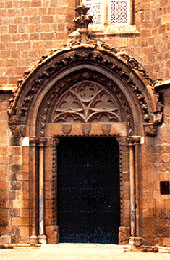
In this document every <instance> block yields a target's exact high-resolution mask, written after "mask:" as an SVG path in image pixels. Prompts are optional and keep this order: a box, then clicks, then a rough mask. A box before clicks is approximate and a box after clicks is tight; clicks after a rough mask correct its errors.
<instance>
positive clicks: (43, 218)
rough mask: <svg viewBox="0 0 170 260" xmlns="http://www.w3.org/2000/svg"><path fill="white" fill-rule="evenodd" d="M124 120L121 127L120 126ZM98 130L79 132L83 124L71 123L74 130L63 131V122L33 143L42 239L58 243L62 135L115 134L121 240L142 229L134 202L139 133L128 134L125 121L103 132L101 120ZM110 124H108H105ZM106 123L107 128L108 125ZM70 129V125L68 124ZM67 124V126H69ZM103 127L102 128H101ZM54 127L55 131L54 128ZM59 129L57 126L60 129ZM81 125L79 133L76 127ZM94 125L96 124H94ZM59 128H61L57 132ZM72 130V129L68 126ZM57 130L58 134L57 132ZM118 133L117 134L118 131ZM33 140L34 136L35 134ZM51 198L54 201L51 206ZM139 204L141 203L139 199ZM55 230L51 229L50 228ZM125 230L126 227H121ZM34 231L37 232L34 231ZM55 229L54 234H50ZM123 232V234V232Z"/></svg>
mask: <svg viewBox="0 0 170 260" xmlns="http://www.w3.org/2000/svg"><path fill="white" fill-rule="evenodd" d="M121 124H122V128H121ZM97 125H98V130H97V131H96V135H95V132H92V134H91V133H90V132H88V133H86V134H83V133H82V135H80V128H81V127H82V125H81V124H79V125H78V126H76V127H75V126H74V125H72V126H71V129H74V131H75V132H74V133H71V134H69V133H68V134H62V135H61V129H62V126H60V127H58V126H57V124H56V127H55V128H53V127H52V128H51V129H50V128H49V129H50V130H48V136H47V137H45V138H41V139H38V140H37V139H35V140H34V145H35V146H36V147H37V148H38V150H39V156H38V164H39V167H38V168H39V210H38V211H39V212H37V215H39V224H38V225H39V228H38V230H39V235H38V241H39V243H59V227H58V226H57V225H56V223H57V203H56V190H57V166H56V158H57V143H58V142H59V138H60V137H61V136H86V137H87V136H105V137H107V136H112V137H116V140H117V141H118V143H119V158H120V159H119V160H120V162H119V169H120V221H121V224H120V228H119V240H120V243H121V236H126V240H128V239H129V237H130V236H132V237H135V236H138V233H139V216H137V215H138V214H139V212H138V210H139V209H137V210H136V207H135V203H138V201H136V198H138V197H139V196H136V193H137V192H138V189H137V186H136V185H138V182H137V179H138V176H137V171H136V167H137V161H138V159H137V149H136V148H135V147H136V145H137V144H139V141H140V138H139V137H128V136H127V135H126V134H125V127H124V124H123V123H111V129H112V132H113V134H105V135H103V134H102V132H101V131H102V130H101V123H96V125H95V126H97ZM106 125H107V124H106ZM106 125H105V127H104V129H107V126H106ZM67 128H68V129H70V126H68V125H67ZM67 128H66V129H67ZM99 128H100V130H99ZM54 129H55V131H54ZM57 129H58V130H57ZM75 129H78V130H77V131H79V132H77V133H78V134H76V130H75ZM91 129H93V126H91ZM57 131H60V132H57ZM68 131H70V130H68ZM54 132H55V134H54ZM116 133H117V134H116ZM32 140H33V138H32ZM48 202H49V203H51V204H52V205H51V206H50V207H49V205H48ZM138 204H139V203H138ZM33 230H34V228H33ZM51 230H52V232H51ZM122 230H123V231H122ZM34 233H35V232H34ZM51 233H52V234H51ZM122 233H123V234H122Z"/></svg>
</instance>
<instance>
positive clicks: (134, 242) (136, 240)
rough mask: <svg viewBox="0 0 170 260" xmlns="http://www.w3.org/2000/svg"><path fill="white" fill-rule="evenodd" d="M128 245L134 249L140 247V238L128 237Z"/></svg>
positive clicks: (141, 242)
mask: <svg viewBox="0 0 170 260" xmlns="http://www.w3.org/2000/svg"><path fill="white" fill-rule="evenodd" d="M129 245H131V246H134V247H141V246H142V245H143V238H142V237H129Z"/></svg>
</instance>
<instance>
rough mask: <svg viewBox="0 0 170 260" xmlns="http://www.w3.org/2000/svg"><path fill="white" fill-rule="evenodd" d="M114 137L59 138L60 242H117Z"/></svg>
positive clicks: (116, 154) (116, 162)
mask: <svg viewBox="0 0 170 260" xmlns="http://www.w3.org/2000/svg"><path fill="white" fill-rule="evenodd" d="M118 148H119V147H118V143H117V142H116V140H115V139H114V138H97V137H96V138H91V137H89V138H83V137H81V138H78V137H75V138H61V139H60V142H59V145H58V147H57V151H58V152H57V154H58V160H57V165H58V193H57V198H58V199H57V201H58V205H57V206H58V207H57V208H58V225H59V230H60V231H59V240H60V242H68V243H108V244H109V243H118V229H119V224H120V191H119V190H120V187H119V186H120V184H119V149H118Z"/></svg>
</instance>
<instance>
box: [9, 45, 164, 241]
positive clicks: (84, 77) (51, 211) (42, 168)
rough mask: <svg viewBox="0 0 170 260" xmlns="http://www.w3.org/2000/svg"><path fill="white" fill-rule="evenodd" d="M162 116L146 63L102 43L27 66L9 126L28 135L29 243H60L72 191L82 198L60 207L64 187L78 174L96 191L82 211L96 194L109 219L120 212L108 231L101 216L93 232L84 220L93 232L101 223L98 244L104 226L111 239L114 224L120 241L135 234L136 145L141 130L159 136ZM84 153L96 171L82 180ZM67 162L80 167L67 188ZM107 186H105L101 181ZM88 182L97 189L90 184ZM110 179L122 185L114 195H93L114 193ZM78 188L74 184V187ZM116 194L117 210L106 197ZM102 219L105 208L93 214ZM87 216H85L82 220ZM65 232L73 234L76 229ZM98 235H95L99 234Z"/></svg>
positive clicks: (64, 51) (58, 53)
mask: <svg viewBox="0 0 170 260" xmlns="http://www.w3.org/2000/svg"><path fill="white" fill-rule="evenodd" d="M161 119H162V112H161V107H160V106H159V102H158V95H157V94H156V93H155V92H154V88H153V82H152V80H151V79H149V77H148V76H147V74H146V72H145V70H144V69H143V67H142V66H141V65H140V64H139V63H138V62H137V61H136V60H135V59H133V58H131V57H129V56H127V55H126V54H123V53H120V52H116V50H115V49H113V48H109V47H108V46H106V45H104V44H101V45H99V44H91V45H88V44H86V45H81V44H80V45H77V46H73V47H71V48H66V49H62V50H59V51H57V50H54V51H52V52H51V53H50V54H49V56H46V57H43V58H42V59H41V60H40V61H39V63H38V64H37V65H36V66H35V67H34V68H32V69H31V70H29V71H27V72H25V76H24V78H23V79H22V80H21V81H20V82H19V83H18V89H17V91H16V92H15V94H14V96H13V98H12V100H11V101H10V109H9V124H10V128H11V130H12V134H13V136H14V137H20V138H21V139H23V140H25V139H24V138H29V144H28V147H25V149H27V152H28V154H29V158H27V160H26V162H23V163H24V164H25V165H26V167H27V168H28V169H27V170H28V172H29V174H30V180H29V185H30V216H29V217H30V226H29V230H30V241H34V242H37V241H39V243H46V242H48V243H57V242H60V236H61V237H64V235H63V233H62V232H63V229H64V226H62V223H63V219H64V214H65V213H64V212H65V211H66V210H67V211H68V212H69V209H71V208H72V207H73V205H74V201H75V200H76V198H74V197H79V204H81V203H80V200H82V199H83V197H82V198H81V196H79V195H76V193H75V194H74V192H73V191H72V194H71V195H70V197H71V199H72V200H70V201H67V202H66V204H67V203H68V205H66V208H64V202H63V197H62V196H63V194H64V193H65V190H64V189H71V187H72V186H71V185H72V183H75V182H76V180H77V181H78V184H80V183H81V184H80V186H81V185H82V186H81V192H82V190H83V187H84V186H83V185H85V184H87V183H88V185H90V186H88V185H87V186H88V187H85V188H86V189H88V192H89V190H90V192H93V193H90V194H89V195H88V196H89V197H88V196H87V198H88V199H89V198H91V197H92V198H93V199H92V200H93V202H94V205H93V206H92V207H91V208H88V209H86V210H87V212H88V213H87V212H86V213H85V215H88V216H91V215H92V212H93V210H94V208H95V207H97V205H98V204H97V203H99V202H98V200H99V201H102V203H104V204H102V203H101V204H100V203H99V204H100V206H99V208H100V207H102V205H105V202H106V201H107V202H108V205H107V206H108V207H109V206H111V208H112V210H110V208H107V207H106V208H107V209H109V210H110V211H109V210H108V212H111V213H109V214H111V217H110V218H112V219H113V218H114V217H113V215H114V211H115V210H116V212H118V215H119V218H118V220H115V222H117V223H118V224H117V226H116V231H115V232H113V230H114V228H113V229H112V228H110V230H111V229H112V231H110V230H109V231H108V230H107V227H109V225H112V224H113V223H111V224H110V222H108V224H107V220H105V221H103V222H102V225H103V226H102V225H101V226H97V227H96V226H95V229H94V230H93V228H94V225H92V224H89V223H88V224H87V226H88V228H89V230H92V231H91V234H92V233H94V234H95V232H98V231H97V230H99V229H102V228H103V230H105V231H102V232H103V234H104V238H103V240H102V241H103V243H104V241H106V240H107V239H106V237H107V235H108V233H109V232H110V233H109V236H111V235H110V234H111V233H112V232H113V233H114V234H112V237H114V236H115V237H116V238H115V240H114V239H113V243H115V242H117V241H118V229H119V242H121V241H128V239H129V236H132V237H135V236H139V234H140V225H139V222H140V221H139V200H138V199H136V198H138V197H139V196H137V194H136V193H137V192H138V189H137V186H136V185H138V184H137V179H138V163H139V162H140V153H139V152H138V147H139V145H140V143H141V142H143V138H144V137H145V136H155V135H156V131H157V126H158V125H159V123H161ZM86 140H87V141H86ZM90 140H91V141H90ZM83 145H84V146H83ZM87 146H88V151H87V152H86V149H87ZM101 146H102V148H101ZM76 147H78V148H76ZM83 147H84V148H83ZM85 147H86V148H85ZM111 147H113V149H112V148H111ZM115 147H117V148H115ZM73 148H75V149H79V152H80V154H78V155H77V157H76V156H75V154H76V150H74V149H73ZM63 149H65V150H63ZM69 149H70V150H69ZM95 149H96V150H95ZM106 150H107V152H105V151H106ZM63 151H64V152H63ZM83 151H85V152H84V154H83ZM113 151H116V152H114V153H113ZM81 152H82V158H81ZM102 152H103V153H102ZM67 153H68V154H67ZM98 153H99V154H100V153H101V161H102V160H104V158H105V163H104V162H100V163H99V161H96V160H97V158H98V157H99V154H98ZM112 153H113V154H112ZM70 154H72V157H71V156H70ZM67 155H68V157H67ZM69 156H70V157H69ZM88 156H89V158H90V160H92V161H93V162H94V164H95V169H97V170H94V169H93V170H91V175H90V177H91V176H93V178H92V180H90V177H88V178H87V179H86V178H85V176H86V175H87V176H89V172H90V170H89V171H87V173H85V171H86V170H87V167H85V168H83V167H84V166H83V160H84V159H85V158H86V157H88ZM107 156H108V158H111V157H113V158H117V159H116V160H115V165H116V166H115V167H116V169H117V170H116V173H114V174H112V172H114V169H113V168H114V166H113V161H114V159H113V160H112V159H110V160H109V161H107V159H106V157H107ZM70 158H71V159H70ZM77 158H80V160H79V164H78V165H77V166H76V164H75V165H73V161H75V160H77ZM89 158H88V159H89ZM64 160H65V161H64ZM69 160H70V161H69ZM81 160H82V161H81ZM118 162H119V163H118ZM117 163H118V165H117ZM65 164H68V168H69V167H71V168H76V167H77V168H79V170H78V174H76V173H75V172H73V173H72V174H73V176H74V179H70V183H71V184H70V186H69V185H68V186H67V187H65V186H64V185H65V182H68V179H69V177H70V175H68V171H67V172H65V171H66V169H65V168H64V167H65ZM103 165H107V167H108V168H107V167H105V168H106V172H105V173H104V174H105V178H103V179H101V174H102V173H100V171H101V169H102V167H103ZM79 166H80V167H79ZM62 167H63V168H62ZM112 167H113V168H112ZM66 168H67V167H66ZM80 168H81V170H82V171H81V170H80ZM92 168H93V167H92ZM92 168H91V169H92ZM100 168H101V169H100ZM83 169H84V170H83ZM85 169H86V170H85ZM83 171H84V172H83ZM69 172H70V171H69ZM97 172H98V173H97ZM82 173H83V179H82V175H81V174H82ZM61 176H63V177H61ZM87 176H86V177H87ZM115 176H117V177H115ZM118 177H119V178H118ZM62 178H63V179H62ZM70 178H71V177H70ZM97 178H98V179H97ZM114 178H117V182H116V183H117V184H115V183H113V182H114ZM99 180H100V185H98V186H95V185H94V183H98V182H99ZM89 181H90V184H89ZM58 183H59V184H58ZM78 184H77V183H76V185H78ZM104 184H106V185H105V187H103V186H102V185H104ZM93 185H94V189H92V188H91V187H92V186H93ZM109 185H110V186H109ZM114 185H118V186H119V189H118V187H117V188H116V189H115V190H116V191H117V192H116V193H109V195H108V197H107V196H106V197H105V198H102V197H100V196H97V197H95V196H96V195H94V194H96V193H97V192H98V193H100V194H102V191H103V194H104V193H106V191H107V190H109V189H110V190H112V191H113V190H114V189H111V186H114ZM73 186H74V185H73ZM85 186H86V185H85ZM77 187H78V186H74V187H72V189H73V190H74V191H75V190H76V188H77ZM97 187H98V189H97ZM104 188H105V189H104ZM92 190H93V191H92ZM99 191H100V192H99ZM81 192H80V193H81ZM95 192H96V193H95ZM92 194H93V195H92ZM83 196H84V195H83ZM60 197H61V200H60ZM116 197H118V198H119V201H117V202H115V205H118V207H119V211H118V209H116V206H115V208H114V207H112V206H113V204H114V199H112V200H111V201H109V199H110V198H116ZM73 198H74V199H73ZM94 198H95V199H94ZM84 201H85V200H84ZM69 203H70V204H69ZM83 203H85V202H83ZM90 203H92V201H91V202H90ZM106 204H107V203H106ZM135 204H136V205H137V208H136V206H135ZM77 205H78V204H76V206H77ZM82 205H83V204H82ZM76 206H75V207H76ZM80 206H81V205H80ZM103 207H104V206H103ZM129 209H130V210H129ZM106 211H107V210H106ZM80 212H81V210H80V208H79V213H80ZM89 212H90V213H89ZM100 212H104V209H103V208H102V209H101V208H100ZM93 213H94V212H93ZM76 214H77V213H76ZM89 214H91V215H89ZM103 214H104V213H103ZM98 215H99V212H98ZM89 218H90V217H89ZM100 218H102V213H101V215H100V216H99V218H98V219H100ZM87 219H88V217H87V218H86V219H85V220H84V221H87ZM92 219H93V218H91V221H92ZM106 219H107V217H106ZM37 220H38V221H37ZM90 223H91V222H90ZM103 223H105V225H104V224H103ZM67 224H68V225H69V222H67V223H65V224H64V225H65V226H67ZM60 225H61V231H60ZM95 225H97V224H96V223H95ZM81 228H82V227H81ZM81 228H80V229H81ZM68 230H69V228H68V229H67V231H68ZM70 230H71V231H70V232H71V233H72V235H73V236H74V232H75V230H74V231H73V229H70ZM86 231H87V230H86ZM102 232H101V233H102ZM104 232H105V233H104ZM71 233H70V234H69V235H68V237H70V236H71ZM80 233H81V232H80ZM80 233H79V235H80ZM87 233H88V232H87ZM101 233H100V234H101ZM81 234H82V233H81ZM84 234H85V233H83V235H84ZM79 235H78V236H79ZM83 235H82V236H83ZM75 236H76V235H75ZM87 236H89V233H88V235H87ZM97 236H98V237H99V236H100V235H99V233H98V235H97ZM90 239H91V238H90ZM61 240H62V239H61ZM68 240H69V239H68ZM70 240H71V238H70ZM87 240H88V239H87ZM87 240H86V241H87ZM92 240H93V239H92ZM74 241H75V240H74ZM93 241H94V242H95V241H96V240H95V239H94V240H93ZM102 241H99V242H102ZM111 241H112V240H109V242H111ZM67 242H69V241H67ZM80 242H81V241H80ZM97 242H98V241H97ZM106 242H107V241H106Z"/></svg>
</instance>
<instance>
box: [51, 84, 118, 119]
mask: <svg viewBox="0 0 170 260" xmlns="http://www.w3.org/2000/svg"><path fill="white" fill-rule="evenodd" d="M54 111H55V114H54V116H53V117H54V119H53V120H54V122H55V123H58V122H73V121H74V122H83V123H88V122H120V121H121V115H120V111H119V107H118V104H116V101H115V100H114V99H113V96H111V94H110V93H109V92H108V91H106V90H105V89H103V88H101V86H99V85H98V84H96V83H92V82H90V81H83V82H82V83H79V84H78V85H76V86H74V87H72V88H71V89H69V90H68V91H67V92H66V93H64V95H62V96H61V97H60V99H59V101H58V103H57V104H56V107H55V109H54Z"/></svg>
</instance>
